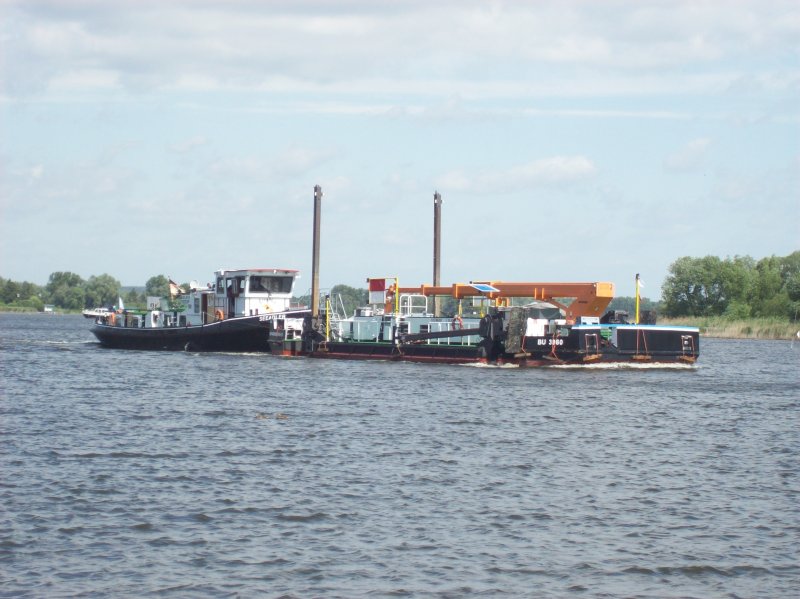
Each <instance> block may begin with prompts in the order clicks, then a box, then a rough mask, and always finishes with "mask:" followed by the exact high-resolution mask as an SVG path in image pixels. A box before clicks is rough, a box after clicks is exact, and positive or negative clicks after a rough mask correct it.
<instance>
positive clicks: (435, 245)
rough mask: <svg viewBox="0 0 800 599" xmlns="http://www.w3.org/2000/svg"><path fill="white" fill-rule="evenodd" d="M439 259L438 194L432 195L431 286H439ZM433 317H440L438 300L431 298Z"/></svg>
mask: <svg viewBox="0 0 800 599" xmlns="http://www.w3.org/2000/svg"><path fill="white" fill-rule="evenodd" d="M441 259H442V196H441V195H440V194H439V192H438V191H437V192H434V194H433V286H434V287H438V286H439V285H440V284H441ZM433 315H434V316H441V307H440V305H439V298H438V297H435V296H434V298H433Z"/></svg>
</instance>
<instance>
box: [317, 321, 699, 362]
mask: <svg viewBox="0 0 800 599" xmlns="http://www.w3.org/2000/svg"><path fill="white" fill-rule="evenodd" d="M616 343H617V344H616V345H613V344H611V343H610V342H609V341H608V339H606V338H604V337H603V335H602V334H601V331H600V329H597V328H573V329H571V330H570V332H569V334H568V335H566V336H564V337H558V336H546V337H525V338H524V341H523V343H522V344H521V347H520V348H519V351H516V352H515V353H508V352H505V351H503V349H502V347H498V346H496V345H495V346H493V345H492V344H491V343H486V344H483V345H449V344H426V343H421V344H402V343H401V344H393V343H389V342H383V343H381V342H377V343H374V342H373V343H369V342H352V341H351V342H327V343H325V342H323V343H320V344H319V345H315V346H314V348H313V350H312V351H309V352H307V353H306V355H308V356H309V357H312V358H335V359H345V360H391V361H399V362H427V363H438V364H496V365H504V364H510V365H515V366H520V367H545V366H561V365H575V366H588V365H593V364H643V365H646V364H653V365H659V364H694V363H695V362H696V361H697V358H698V357H699V333H698V332H697V330H689V329H678V328H672V329H670V328H666V327H664V328H656V327H649V328H648V327H627V328H624V329H623V328H621V329H619V330H618V331H617V335H616Z"/></svg>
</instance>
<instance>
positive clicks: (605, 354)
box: [304, 279, 700, 367]
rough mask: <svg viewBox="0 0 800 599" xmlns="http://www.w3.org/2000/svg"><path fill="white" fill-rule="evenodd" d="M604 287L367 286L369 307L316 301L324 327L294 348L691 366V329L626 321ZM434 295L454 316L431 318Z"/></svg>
mask: <svg viewBox="0 0 800 599" xmlns="http://www.w3.org/2000/svg"><path fill="white" fill-rule="evenodd" d="M379 281H380V280H379ZM374 282H375V280H374V279H372V280H370V285H371V286H372V285H373V284H374ZM613 290H614V286H613V284H611V283H602V282H594V283H507V282H495V281H489V282H481V283H467V284H455V285H452V286H451V287H447V288H443V287H433V286H424V285H423V286H420V287H416V288H403V287H399V286H398V285H397V284H396V283H395V284H393V285H390V286H388V288H387V289H386V291H385V297H384V298H383V299H382V300H380V299H379V298H376V297H375V296H374V292H372V293H371V294H370V295H371V296H372V298H371V299H373V300H374V301H373V303H371V304H370V305H368V306H365V307H362V308H358V309H356V310H355V312H354V314H353V315H352V316H350V317H347V318H338V317H337V316H336V314H335V313H334V311H333V310H332V309H331V308H330V305H328V306H326V309H325V310H324V311H323V313H322V314H323V321H324V327H320V328H318V329H317V330H316V331H314V330H312V328H311V327H308V326H307V327H306V328H307V333H306V335H305V345H304V353H305V355H307V356H309V357H312V358H338V359H361V360H370V359H371V360H376V359H378V360H393V361H409V362H430V363H445V364H488V365H514V366H519V367H541V366H555V365H592V364H603V363H606V364H607V363H629V364H694V363H695V362H696V360H697V358H698V357H699V335H700V331H699V329H698V328H696V327H681V326H660V325H657V324H655V323H654V322H650V323H641V322H636V321H634V322H629V319H628V315H627V313H624V312H620V311H609V310H607V307H608V304H609V303H610V301H611V299H612V298H613ZM434 295H435V296H437V297H441V296H447V297H450V298H453V299H456V300H457V301H458V306H459V309H458V312H456V313H455V314H454V315H453V316H436V315H435V314H434V312H433V311H432V310H431V306H430V303H431V302H430V301H429V300H430V299H431V296H434ZM512 298H517V299H521V300H522V301H521V302H520V303H521V305H516V306H515V305H512V301H513V300H512ZM523 298H525V299H523ZM465 300H467V301H468V303H469V304H470V306H469V308H468V309H467V310H464V309H463V304H464V301H465ZM328 304H330V303H329V302H328ZM451 305H452V303H451Z"/></svg>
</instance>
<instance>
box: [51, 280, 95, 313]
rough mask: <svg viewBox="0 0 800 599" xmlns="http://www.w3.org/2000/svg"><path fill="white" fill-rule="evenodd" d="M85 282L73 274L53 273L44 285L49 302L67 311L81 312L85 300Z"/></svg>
mask: <svg viewBox="0 0 800 599" xmlns="http://www.w3.org/2000/svg"><path fill="white" fill-rule="evenodd" d="M84 284H85V281H84V280H83V279H82V278H81V277H80V275H76V274H75V273H73V272H54V273H52V274H51V275H50V278H49V279H48V281H47V285H45V292H46V294H47V297H48V298H49V300H50V302H51V303H53V304H55V305H56V306H59V307H61V308H67V309H69V310H82V309H83V307H84V300H85V295H86V293H85V290H84Z"/></svg>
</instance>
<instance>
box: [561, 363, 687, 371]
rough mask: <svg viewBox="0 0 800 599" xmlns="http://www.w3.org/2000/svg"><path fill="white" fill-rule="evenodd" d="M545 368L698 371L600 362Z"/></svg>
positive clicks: (673, 366) (679, 366)
mask: <svg viewBox="0 0 800 599" xmlns="http://www.w3.org/2000/svg"><path fill="white" fill-rule="evenodd" d="M545 368H561V369H566V370H696V369H697V368H698V366H697V364H679V363H669V364H666V363H663V362H662V363H658V362H656V363H650V364H646V363H639V362H599V363H597V364H553V365H552V366H546V367H545Z"/></svg>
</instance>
